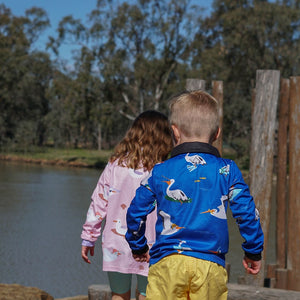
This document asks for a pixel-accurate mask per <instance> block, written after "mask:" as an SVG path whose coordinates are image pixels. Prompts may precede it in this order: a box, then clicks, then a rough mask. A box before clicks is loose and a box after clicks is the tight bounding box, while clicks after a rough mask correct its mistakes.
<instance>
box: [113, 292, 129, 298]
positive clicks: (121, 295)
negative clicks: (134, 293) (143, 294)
mask: <svg viewBox="0 0 300 300" xmlns="http://www.w3.org/2000/svg"><path fill="white" fill-rule="evenodd" d="M111 300H130V291H128V292H127V293H124V294H116V293H114V292H112V296H111Z"/></svg>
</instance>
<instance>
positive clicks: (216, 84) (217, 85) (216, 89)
mask: <svg viewBox="0 0 300 300" xmlns="http://www.w3.org/2000/svg"><path fill="white" fill-rule="evenodd" d="M212 96H213V97H214V98H215V99H217V100H218V102H219V118H220V128H221V133H220V136H219V138H218V139H217V140H216V141H215V142H214V143H213V146H215V147H216V148H217V149H218V150H219V152H220V154H221V156H222V152H223V115H224V113H223V102H224V101H223V99H224V90H223V81H212Z"/></svg>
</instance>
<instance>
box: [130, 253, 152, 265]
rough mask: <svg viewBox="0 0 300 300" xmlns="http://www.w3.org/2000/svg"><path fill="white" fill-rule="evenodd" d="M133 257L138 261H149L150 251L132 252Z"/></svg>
mask: <svg viewBox="0 0 300 300" xmlns="http://www.w3.org/2000/svg"><path fill="white" fill-rule="evenodd" d="M132 256H133V258H134V259H135V260H136V261H138V262H147V263H148V262H149V259H150V255H149V251H147V252H146V253H143V254H139V255H138V254H132Z"/></svg>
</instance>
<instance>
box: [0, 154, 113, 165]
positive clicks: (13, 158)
mask: <svg viewBox="0 0 300 300" xmlns="http://www.w3.org/2000/svg"><path fill="white" fill-rule="evenodd" d="M105 159H106V158H105ZM0 161H7V162H21V163H28V164H36V165H49V166H62V167H74V168H90V169H102V168H103V167H105V165H106V163H107V160H104V159H100V158H99V159H98V160H97V161H95V162H94V163H86V162H83V161H80V159H78V158H74V157H71V158H68V159H61V158H57V159H46V158H33V157H30V156H22V155H13V154H0Z"/></svg>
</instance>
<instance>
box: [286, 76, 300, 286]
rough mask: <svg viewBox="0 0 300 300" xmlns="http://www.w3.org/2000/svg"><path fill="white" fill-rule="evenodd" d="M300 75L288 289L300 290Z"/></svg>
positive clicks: (294, 89) (293, 125) (292, 138)
mask: <svg viewBox="0 0 300 300" xmlns="http://www.w3.org/2000/svg"><path fill="white" fill-rule="evenodd" d="M299 128H300V77H291V78H290V113H289V208H288V247H287V268H288V269H289V270H290V272H289V273H288V289H292V290H297V291H300V284H299V283H300V234H299V233H300V221H299V211H300V188H299V185H300V171H299V170H300V130H299Z"/></svg>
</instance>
